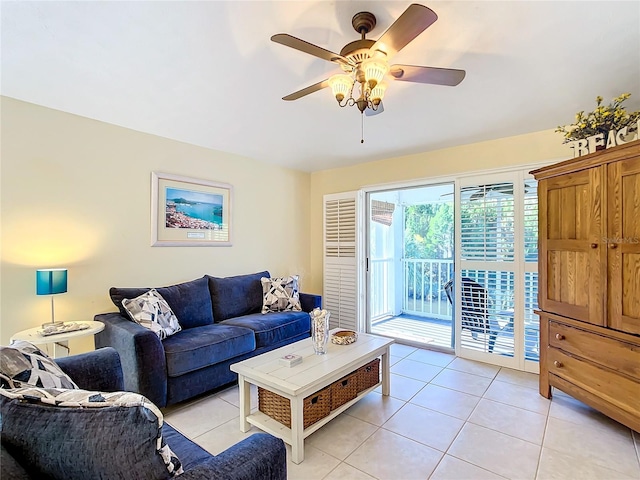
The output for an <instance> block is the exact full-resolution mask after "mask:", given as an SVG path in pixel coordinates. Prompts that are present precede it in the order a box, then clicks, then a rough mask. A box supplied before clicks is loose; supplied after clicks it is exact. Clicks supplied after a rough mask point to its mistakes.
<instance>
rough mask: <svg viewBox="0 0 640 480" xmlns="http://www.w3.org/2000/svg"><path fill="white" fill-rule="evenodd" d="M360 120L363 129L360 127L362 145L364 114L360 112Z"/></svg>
mask: <svg viewBox="0 0 640 480" xmlns="http://www.w3.org/2000/svg"><path fill="white" fill-rule="evenodd" d="M360 120H361V122H362V123H361V127H360V143H364V114H363V113H362V112H360Z"/></svg>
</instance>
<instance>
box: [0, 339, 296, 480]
mask: <svg viewBox="0 0 640 480" xmlns="http://www.w3.org/2000/svg"><path fill="white" fill-rule="evenodd" d="M56 363H57V364H58V365H59V366H60V367H61V368H62V370H63V371H64V372H65V373H66V374H67V375H69V376H70V377H71V378H72V379H73V380H74V381H75V382H76V383H77V384H78V386H79V387H80V388H82V389H85V390H97V391H107V392H109V391H121V390H123V387H124V381H123V374H122V367H121V364H120V358H119V356H118V353H117V352H116V351H115V350H114V349H113V348H109V347H107V348H101V349H98V350H96V351H93V352H89V353H85V354H81V355H74V356H71V357H67V358H61V359H57V360H56ZM13 407H15V405H12V408H8V407H7V408H4V409H3V410H2V411H0V425H2V427H3V433H4V426H5V423H11V421H12V419H11V418H10V415H18V414H19V413H17V412H19V409H16V408H13ZM49 408H57V407H53V406H51V407H49ZM37 434H38V432H25V435H37ZM162 434H163V437H164V440H165V442H166V443H167V444H168V445H169V447H170V448H171V449H172V450H173V452H174V453H175V455H176V456H177V457H178V458H179V460H180V462H181V463H182V467H183V469H184V473H183V474H182V475H180V476H179V477H178V478H182V479H185V480H187V479H205V478H206V479H224V480H257V479H265V480H286V478H287V464H286V450H285V447H284V443H283V442H282V440H280V439H277V438H275V437H273V436H271V435H268V434H266V433H256V434H254V435H252V436H250V437H249V438H247V439H245V440H243V441H241V442H239V443H237V444H236V445H233V446H232V447H231V448H229V449H227V450H226V451H224V452H222V453H221V454H219V455H216V456H214V455H211V454H210V453H208V452H207V451H205V450H204V449H202V448H201V447H200V446H198V445H196V444H195V443H193V442H192V441H190V440H189V439H187V438H186V437H184V436H183V435H181V434H180V433H179V432H177V431H176V430H175V429H173V428H172V427H171V426H170V425H168V424H166V423H165V424H164V425H163V429H162ZM51 450H52V451H51V452H48V453H47V455H49V457H48V459H47V460H48V461H51V462H56V463H58V464H64V462H66V461H69V462H72V461H73V459H72V458H70V459H65V458H60V456H61V455H68V456H69V457H73V455H74V452H73V451H69V450H63V451H62V452H61V453H60V450H58V451H57V453H56V451H55V450H54V449H51ZM127 454H128V452H126V451H123V452H113V455H114V457H115V458H114V459H113V460H114V463H116V462H117V457H118V456H121V455H127ZM29 455H30V453H29V452H25V451H21V450H20V449H18V448H16V446H15V445H11V444H9V442H6V441H5V437H4V435H3V436H2V446H1V450H0V477H1V478H7V479H8V478H11V479H14V480H22V479H34V478H43V477H42V475H41V474H40V472H38V471H34V467H33V463H32V462H31V461H30V459H29ZM39 460H42V458H40V459H39ZM150 461H151V460H150ZM149 471H150V472H151V471H154V470H153V469H151V468H150V469H149ZM103 473H104V475H101V478H103V479H110V478H120V476H119V474H112V473H111V472H109V471H104V472H103ZM166 473H167V475H166V476H163V477H160V478H168V476H169V475H168V472H166ZM65 478H81V477H78V476H77V475H76V476H73V475H71V476H67V475H65ZM148 478H149V479H152V478H158V477H156V476H154V477H151V476H149V477H148Z"/></svg>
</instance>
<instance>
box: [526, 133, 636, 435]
mask: <svg viewBox="0 0 640 480" xmlns="http://www.w3.org/2000/svg"><path fill="white" fill-rule="evenodd" d="M531 173H532V174H533V175H534V176H535V178H536V179H537V180H538V181H539V183H538V208H539V226H538V228H539V274H538V275H539V276H538V292H539V294H538V300H539V301H538V304H539V308H540V310H539V311H538V312H537V313H538V314H539V316H540V347H541V348H540V394H541V395H542V396H544V397H546V398H550V397H551V387H555V388H558V389H560V390H562V391H563V392H565V393H568V394H569V395H572V396H573V397H575V398H577V399H579V400H581V401H582V402H584V403H586V404H588V405H590V406H592V407H593V408H595V409H597V410H599V411H601V412H602V413H604V414H605V415H608V416H609V417H611V418H613V419H615V420H617V421H618V422H620V423H622V424H624V425H626V426H628V427H630V428H632V429H634V430H636V431H640V140H636V141H633V142H630V143H627V144H625V145H620V146H617V147H614V148H610V149H607V150H601V151H598V152H596V153H592V154H589V155H585V156H583V157H579V158H575V159H573V160H568V161H566V162H562V163H558V164H555V165H551V166H548V167H544V168H540V169H538V170H534V171H533V172H531Z"/></svg>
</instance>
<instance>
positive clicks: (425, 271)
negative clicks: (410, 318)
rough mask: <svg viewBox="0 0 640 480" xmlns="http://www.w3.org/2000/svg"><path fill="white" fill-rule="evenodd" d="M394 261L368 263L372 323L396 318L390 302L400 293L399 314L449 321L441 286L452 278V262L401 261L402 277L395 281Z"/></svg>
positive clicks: (387, 259)
mask: <svg viewBox="0 0 640 480" xmlns="http://www.w3.org/2000/svg"><path fill="white" fill-rule="evenodd" d="M393 265H394V260H393V259H392V258H382V259H377V260H372V261H371V295H370V298H371V319H372V320H375V319H377V318H381V317H385V316H388V315H397V314H398V313H400V312H394V311H393V307H392V305H393V302H392V301H390V299H391V298H398V297H397V294H396V290H395V289H400V292H401V296H400V298H401V299H402V313H408V314H413V315H420V316H425V317H431V318H440V319H445V320H451V305H450V304H449V301H448V299H447V296H446V293H445V291H444V284H445V283H446V282H447V281H448V280H449V279H451V278H453V260H439V259H420V260H417V259H402V277H401V278H400V279H396V280H397V281H394V276H393Z"/></svg>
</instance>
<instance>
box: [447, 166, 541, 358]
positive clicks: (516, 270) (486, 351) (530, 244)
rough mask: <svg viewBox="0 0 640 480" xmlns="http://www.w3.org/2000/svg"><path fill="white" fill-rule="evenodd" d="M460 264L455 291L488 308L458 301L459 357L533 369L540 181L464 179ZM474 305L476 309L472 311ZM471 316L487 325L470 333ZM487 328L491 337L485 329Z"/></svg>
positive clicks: (513, 176)
mask: <svg viewBox="0 0 640 480" xmlns="http://www.w3.org/2000/svg"><path fill="white" fill-rule="evenodd" d="M459 205H460V208H459V221H460V223H459V225H460V228H459V232H460V234H459V235H460V236H459V242H460V244H459V249H458V251H459V257H458V258H459V260H458V262H459V263H458V266H459V268H458V269H457V270H458V272H459V273H456V282H459V283H460V284H461V287H457V286H456V287H457V288H456V290H455V294H456V295H460V296H461V299H462V301H465V300H466V301H467V303H473V298H471V299H470V298H469V295H467V296H465V290H464V289H465V288H467V289H469V288H476V289H477V290H478V291H479V292H480V293H481V294H479V297H480V298H481V300H484V299H485V298H486V303H485V304H480V302H478V301H476V302H475V303H473V305H472V307H473V308H470V307H469V305H465V304H463V303H462V302H460V303H457V304H456V321H457V322H460V330H458V331H459V332H460V334H459V337H458V339H457V342H459V343H458V344H457V345H459V347H457V348H459V349H460V350H459V351H460V353H459V354H460V355H461V356H463V357H465V358H472V359H476V360H483V361H487V362H490V363H495V364H497V365H502V366H508V367H511V368H520V369H523V370H528V371H536V370H537V365H536V363H537V361H538V359H539V344H540V341H539V320H538V317H537V315H536V314H535V313H534V310H535V309H536V308H537V306H538V305H537V297H538V263H537V261H538V237H537V235H538V197H537V182H536V181H535V180H534V179H532V178H528V175H526V174H524V172H513V173H502V174H495V175H487V176H484V177H477V176H474V177H469V178H467V179H464V180H463V181H461V185H460V190H459ZM474 308H475V310H474ZM473 314H475V316H476V317H478V316H479V317H480V318H482V319H484V322H485V326H484V330H485V331H483V329H482V328H475V331H474V325H473V323H472V320H473V318H474V317H473ZM486 330H488V332H487V331H486Z"/></svg>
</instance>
